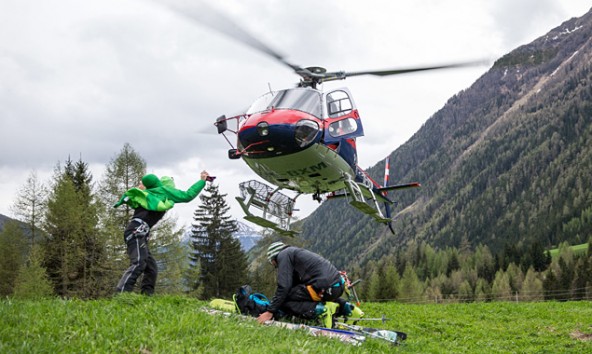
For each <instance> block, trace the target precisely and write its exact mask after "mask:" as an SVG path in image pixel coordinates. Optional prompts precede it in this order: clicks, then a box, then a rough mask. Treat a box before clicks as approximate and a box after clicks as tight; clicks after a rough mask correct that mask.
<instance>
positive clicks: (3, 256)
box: [0, 221, 27, 296]
mask: <svg viewBox="0 0 592 354" xmlns="http://www.w3.org/2000/svg"><path fill="white" fill-rule="evenodd" d="M26 252H27V240H26V238H25V234H24V233H23V230H22V229H21V227H20V226H19V224H18V222H16V221H8V222H6V223H5V224H4V228H3V229H2V231H0V296H8V295H12V293H13V290H14V284H15V280H16V278H17V275H18V272H19V270H20V268H22V266H23V265H24V260H25V255H26Z"/></svg>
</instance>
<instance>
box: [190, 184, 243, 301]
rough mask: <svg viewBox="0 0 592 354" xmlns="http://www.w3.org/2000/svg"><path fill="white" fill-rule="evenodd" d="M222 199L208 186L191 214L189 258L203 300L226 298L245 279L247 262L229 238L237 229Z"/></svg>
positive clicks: (237, 242) (211, 185) (238, 243)
mask: <svg viewBox="0 0 592 354" xmlns="http://www.w3.org/2000/svg"><path fill="white" fill-rule="evenodd" d="M225 197H226V194H220V192H219V189H218V186H217V185H215V184H210V185H209V186H207V187H206V188H205V189H204V191H203V192H202V193H201V194H200V196H199V198H200V200H201V204H200V206H199V207H198V209H197V210H196V211H195V213H194V223H193V225H192V226H193V228H192V236H191V239H192V247H193V255H192V257H193V262H194V264H195V261H196V260H197V259H199V264H200V266H201V279H200V283H201V285H202V286H203V289H204V291H203V295H202V297H203V298H205V299H208V298H212V297H230V296H231V295H232V294H234V292H235V291H236V289H237V288H238V287H240V286H241V285H243V283H244V282H245V281H246V279H247V277H246V271H247V259H246V256H245V254H244V252H243V251H242V249H241V247H240V242H239V241H238V240H237V239H235V238H234V237H233V233H234V232H236V231H237V225H236V221H235V220H232V219H231V218H230V216H229V215H228V211H229V210H230V208H229V207H228V206H227V204H226V200H225ZM195 283H196V282H194V284H195Z"/></svg>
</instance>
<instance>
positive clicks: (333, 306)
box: [317, 301, 339, 328]
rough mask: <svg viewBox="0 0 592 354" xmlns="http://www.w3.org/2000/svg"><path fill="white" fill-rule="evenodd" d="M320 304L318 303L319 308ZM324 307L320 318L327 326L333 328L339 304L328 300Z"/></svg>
mask: <svg viewBox="0 0 592 354" xmlns="http://www.w3.org/2000/svg"><path fill="white" fill-rule="evenodd" d="M319 305H322V304H319ZM319 305H317V309H318V306H319ZM323 307H324V308H323V312H322V313H321V314H320V315H319V320H320V321H321V323H322V324H323V326H325V327H326V328H333V315H335V313H336V312H337V308H338V307H339V305H338V304H337V303H335V302H330V301H327V302H326V303H325V305H324V306H323Z"/></svg>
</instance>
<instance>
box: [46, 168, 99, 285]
mask: <svg viewBox="0 0 592 354" xmlns="http://www.w3.org/2000/svg"><path fill="white" fill-rule="evenodd" d="M91 180H92V177H91V175H90V173H89V172H88V167H87V165H86V164H85V163H84V162H82V161H81V160H80V161H79V162H77V163H72V161H71V160H70V159H68V161H66V165H65V167H64V169H61V168H60V167H59V166H57V167H56V171H55V179H54V185H53V187H52V190H51V192H50V194H49V198H48V202H47V210H46V214H45V222H44V229H45V231H46V232H47V235H46V238H45V240H44V242H43V248H44V255H45V260H44V266H45V267H46V268H47V274H48V276H49V278H50V279H51V281H52V282H53V284H54V286H55V290H56V292H57V293H58V294H59V295H61V296H79V297H95V296H96V295H97V290H98V288H97V284H98V280H99V279H100V277H101V274H100V272H99V270H98V269H99V268H98V267H99V264H100V263H101V259H102V246H101V243H100V241H99V238H98V233H97V218H96V215H97V209H96V206H95V204H94V196H93V194H92V192H91V190H92V187H91Z"/></svg>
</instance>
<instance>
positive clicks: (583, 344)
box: [0, 294, 592, 354]
mask: <svg viewBox="0 0 592 354" xmlns="http://www.w3.org/2000/svg"><path fill="white" fill-rule="evenodd" d="M205 305H206V302H203V301H198V300H195V299H192V298H187V297H182V296H154V297H145V296H141V295H136V294H124V295H121V296H117V297H115V298H112V299H102V300H93V301H81V300H60V299H49V300H37V301H32V300H14V299H3V300H1V301H0V353H141V354H149V353H247V352H248V353H250V354H254V353H367V352H372V353H381V352H386V351H390V352H395V353H590V352H592V340H591V339H592V304H591V303H590V302H585V301H579V302H538V303H511V302H492V303H470V304H401V303H396V302H389V303H365V304H362V308H363V309H364V311H365V312H366V316H367V317H380V316H382V315H383V314H385V315H386V316H387V317H388V318H389V319H390V320H389V321H387V322H386V323H385V324H382V323H381V322H366V323H365V325H367V326H369V327H370V326H374V327H382V328H390V329H396V330H400V331H404V332H407V334H408V338H407V340H406V341H405V342H404V344H403V345H401V346H396V347H395V346H392V345H390V344H388V343H386V342H382V341H380V340H377V339H367V340H366V342H365V343H364V344H362V345H361V346H359V347H356V346H352V345H349V344H345V343H341V342H340V341H338V340H336V339H331V338H325V337H312V336H310V335H309V334H307V333H305V332H304V331H293V330H288V329H283V328H278V327H269V326H260V325H258V324H257V323H256V322H255V321H251V320H241V319H238V318H237V317H234V316H230V317H228V316H217V315H210V314H207V313H205V312H203V311H201V308H202V307H203V306H205Z"/></svg>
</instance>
